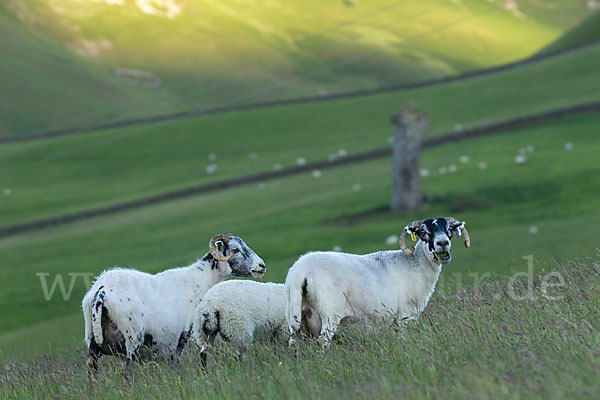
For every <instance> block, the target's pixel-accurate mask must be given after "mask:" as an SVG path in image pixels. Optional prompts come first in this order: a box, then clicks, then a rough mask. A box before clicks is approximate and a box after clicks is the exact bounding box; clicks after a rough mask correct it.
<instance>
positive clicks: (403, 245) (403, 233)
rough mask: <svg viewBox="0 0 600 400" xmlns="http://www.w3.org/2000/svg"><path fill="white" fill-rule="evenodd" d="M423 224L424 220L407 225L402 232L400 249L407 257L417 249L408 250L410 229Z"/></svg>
mask: <svg viewBox="0 0 600 400" xmlns="http://www.w3.org/2000/svg"><path fill="white" fill-rule="evenodd" d="M422 223H423V221H422V220H420V221H413V222H411V223H410V224H408V225H406V227H405V228H404V230H403V231H402V235H401V236H400V249H401V250H402V252H403V253H404V254H406V255H407V256H410V255H411V254H412V253H414V252H415V248H414V247H411V248H410V249H407V248H406V235H408V229H409V228H411V227H412V228H418V227H420V226H421V224H422ZM465 238H466V237H465Z"/></svg>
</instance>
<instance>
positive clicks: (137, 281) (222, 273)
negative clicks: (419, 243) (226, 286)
mask: <svg viewBox="0 0 600 400" xmlns="http://www.w3.org/2000/svg"><path fill="white" fill-rule="evenodd" d="M264 272H265V265H264V262H263V260H262V259H261V258H260V257H259V256H258V255H256V253H254V251H252V250H251V249H250V248H249V247H248V246H247V245H246V244H245V243H244V241H243V240H242V239H241V238H239V237H237V236H233V235H231V234H227V235H215V236H214V237H213V238H212V239H211V240H210V242H209V251H208V252H207V253H206V254H205V255H204V257H203V258H202V259H199V260H197V261H196V262H194V263H193V264H191V265H189V266H187V267H181V268H173V269H169V270H166V271H163V272H161V273H158V274H156V275H151V274H148V273H145V272H140V271H137V270H134V269H123V268H114V269H110V270H107V271H104V272H103V273H102V274H101V275H100V276H98V278H97V279H96V281H95V282H94V284H93V285H92V287H91V289H90V290H89V291H88V292H87V294H86V295H85V297H84V298H83V302H82V308H83V316H84V320H85V342H86V345H87V348H88V353H89V357H88V362H87V364H88V366H89V367H90V368H92V369H94V370H96V371H97V370H98V364H97V360H98V358H99V357H100V356H101V355H103V354H107V355H121V356H122V357H123V359H122V360H123V363H124V365H125V367H126V368H127V369H130V368H131V365H132V360H133V359H136V360H137V359H141V358H142V357H143V356H144V355H145V354H147V353H148V352H149V353H151V354H156V355H158V356H160V357H167V356H170V357H171V359H173V360H175V359H177V358H178V357H179V356H180V355H181V352H182V351H183V348H184V346H185V344H186V342H187V340H188V338H189V335H190V330H191V325H192V319H193V316H194V310H195V309H196V306H197V305H198V303H200V300H202V297H203V296H204V294H205V293H206V292H207V291H208V289H210V288H211V287H212V286H214V285H215V284H217V283H218V282H220V281H222V280H223V279H224V278H225V277H226V276H228V275H230V274H233V275H236V276H253V277H261V276H262V275H263V274H264Z"/></svg>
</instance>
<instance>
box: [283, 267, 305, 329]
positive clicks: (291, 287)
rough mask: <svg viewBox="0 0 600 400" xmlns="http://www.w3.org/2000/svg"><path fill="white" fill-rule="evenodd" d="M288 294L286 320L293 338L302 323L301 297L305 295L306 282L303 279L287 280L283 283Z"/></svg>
mask: <svg viewBox="0 0 600 400" xmlns="http://www.w3.org/2000/svg"><path fill="white" fill-rule="evenodd" d="M285 286H286V289H287V294H288V301H287V307H286V318H287V321H288V327H289V329H290V334H291V335H292V336H293V335H294V334H295V333H296V332H298V331H299V330H300V325H301V323H302V296H303V295H304V294H305V293H306V286H307V281H306V277H305V278H304V279H293V277H292V279H288V280H286V282H285Z"/></svg>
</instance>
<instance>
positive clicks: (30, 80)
mask: <svg viewBox="0 0 600 400" xmlns="http://www.w3.org/2000/svg"><path fill="white" fill-rule="evenodd" d="M150 91H151V89H147V88H146V89H144V88H140V87H136V86H131V85H127V84H124V83H123V82H121V81H119V80H117V79H116V78H115V77H114V76H113V74H112V72H111V71H110V69H109V68H107V67H106V66H103V65H100V64H97V63H94V62H89V61H86V60H84V59H82V58H81V57H79V56H77V55H75V54H73V53H72V52H71V51H70V50H67V49H65V48H63V47H62V46H61V45H60V44H57V43H55V42H52V41H50V40H47V39H45V38H41V37H39V36H36V35H35V34H33V33H32V32H31V29H30V28H29V27H28V26H24V25H22V24H20V23H18V22H16V21H14V20H13V19H12V18H9V17H8V16H7V15H6V13H5V10H4V9H3V8H2V6H0V138H4V137H7V136H11V135H12V134H13V133H17V132H21V133H24V132H34V131H36V130H38V129H41V128H42V127H50V126H52V125H53V124H59V123H60V122H61V121H64V120H66V119H70V118H72V117H73V115H77V114H83V113H87V112H90V111H91V110H95V109H97V108H99V107H106V106H107V105H110V104H114V103H115V102H117V101H121V100H124V99H128V98H129V99H130V98H134V97H137V96H142V95H146V94H148V93H149V92H150ZM168 99H170V97H169V96H168V95H167V94H165V93H163V94H160V95H158V96H156V100H158V101H165V100H168ZM118 115H120V111H118V110H111V111H109V112H107V113H106V117H116V116H118Z"/></svg>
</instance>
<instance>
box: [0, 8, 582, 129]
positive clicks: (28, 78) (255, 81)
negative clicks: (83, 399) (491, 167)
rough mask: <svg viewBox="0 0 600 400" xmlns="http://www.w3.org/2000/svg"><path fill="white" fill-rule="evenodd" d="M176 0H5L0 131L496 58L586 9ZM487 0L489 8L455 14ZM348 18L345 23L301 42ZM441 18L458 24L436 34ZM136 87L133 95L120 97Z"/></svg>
mask: <svg viewBox="0 0 600 400" xmlns="http://www.w3.org/2000/svg"><path fill="white" fill-rule="evenodd" d="M176 3H177V4H179V5H181V6H182V12H181V13H180V14H177V15H176V16H175V17H174V18H172V19H170V18H166V17H164V16H162V15H161V14H160V13H159V14H158V15H148V14H144V13H143V12H141V11H140V9H139V8H138V6H136V3H135V2H133V1H126V2H124V3H123V4H122V5H114V4H112V5H111V4H108V3H107V2H105V1H95V2H91V1H85V2H73V1H70V0H56V1H53V2H52V3H48V2H45V1H41V0H11V1H10V2H9V4H8V5H7V7H6V8H3V9H2V10H0V16H2V25H3V36H4V39H3V41H2V42H0V46H1V47H0V48H2V49H3V52H4V51H7V52H8V54H10V57H8V59H10V60H12V61H11V63H8V62H7V64H9V67H10V75H9V76H10V79H9V80H7V81H6V86H5V87H4V88H3V89H4V90H2V99H3V104H2V105H3V107H2V109H3V114H4V116H5V117H4V118H2V119H3V124H2V126H0V128H2V130H1V131H0V135H1V136H9V135H16V134H26V133H30V132H32V131H36V130H42V129H43V130H45V129H49V128H55V127H64V126H67V127H74V126H80V125H82V124H83V125H86V124H91V123H98V122H100V121H105V120H107V119H113V118H128V117H136V116H142V115H153V114H157V113H162V112H168V111H173V110H182V109H187V108H189V107H209V106H215V105H220V104H223V103H230V102H237V101H240V102H249V101H259V100H266V99H271V98H282V97H296V96H305V95H315V94H318V93H322V92H336V91H342V90H352V89H361V88H368V87H374V86H379V85H385V84H390V83H401V82H409V81H410V82H412V81H415V80H422V79H426V78H431V77H436V76H444V75H449V74H454V73H458V72H463V71H466V70H473V69H477V68H481V67H485V66H490V65H496V64H502V63H505V62H508V61H512V60H515V59H518V58H522V57H526V56H528V55H531V54H533V53H535V52H537V51H538V50H539V49H540V48H542V47H544V46H545V45H547V44H548V43H550V42H551V41H553V40H555V39H556V38H557V37H559V36H560V35H561V34H562V33H563V32H564V31H565V30H566V29H567V28H569V27H571V26H572V25H574V24H575V23H576V22H578V21H579V20H580V19H581V18H583V16H584V15H585V13H586V11H587V10H586V9H585V8H584V7H582V6H581V4H579V3H575V2H572V1H567V0H561V1H554V2H552V4H545V3H543V2H539V1H535V0H520V1H519V6H520V7H523V10H524V11H523V12H525V13H526V14H527V16H526V18H521V17H519V16H515V15H514V14H513V13H511V11H510V10H507V9H505V8H504V7H502V5H500V4H491V3H489V2H486V1H483V0H462V1H460V2H452V1H447V2H445V3H444V2H443V0H418V1H417V0H406V1H404V2H395V1H392V0H373V1H369V2H361V3H360V4H356V5H355V6H354V7H347V6H344V4H343V2H341V1H340V2H333V3H323V2H321V1H318V0H310V1H303V2H302V3H297V4H289V2H285V3H283V2H281V1H271V2H252V3H240V2H237V1H233V0H225V1H219V2H197V1H190V0H186V1H183V0H181V1H177V2H176ZM153 4H157V3H156V2H154V3H153ZM392 6H393V7H392ZM490 6H493V7H497V10H495V11H493V12H489V13H486V14H482V15H480V16H478V17H477V18H473V19H469V20H464V21H462V19H463V18H467V17H468V16H470V15H472V14H473V13H474V12H475V13H476V12H479V11H481V10H482V9H485V8H487V7H490ZM386 7H387V8H386ZM380 9H382V11H380V12H376V11H377V10H380ZM348 21H355V22H354V23H348V24H346V25H343V26H341V27H339V28H338V29H331V30H328V31H327V32H326V33H324V34H323V35H320V36H311V35H313V34H314V33H315V32H319V31H322V30H324V29H325V28H327V27H333V26H338V25H341V24H344V23H347V22H348ZM452 21H462V22H460V23H457V24H456V25H453V26H448V27H445V28H443V29H441V30H439V31H437V30H436V29H439V27H442V26H444V25H446V24H448V23H451V22H452ZM5 22H6V23H5ZM432 30H433V31H432ZM430 31H431V32H430ZM25 38H27V39H25ZM49 41H51V42H52V44H48V42H49ZM30 42H35V43H30ZM38 42H40V43H41V45H40V43H38ZM40 46H42V47H48V48H50V49H51V50H50V51H48V49H45V48H40ZM371 51H373V52H374V53H373V54H372V55H370V56H368V57H364V58H360V59H357V61H355V62H350V63H346V64H341V65H339V66H337V67H336V68H329V67H328V66H331V65H332V64H334V63H337V62H339V61H340V60H344V59H348V58H350V57H354V56H357V55H360V54H363V53H365V52H371ZM123 67H125V68H136V69H142V70H146V71H150V72H152V73H154V74H155V75H157V76H159V77H160V78H161V79H162V81H163V88H161V89H148V88H146V89H144V88H140V87H135V86H131V85H130V84H128V83H125V82H123V81H120V80H118V79H116V78H115V77H114V71H115V69H116V68H123ZM69 77H71V78H70V79H69ZM285 81H288V82H289V83H288V84H286V85H283V86H280V84H281V83H282V82H285ZM182 82H184V83H182ZM24 87H25V88H27V94H26V95H25V94H24V92H23V88H24ZM58 93H59V94H60V95H58V96H57V94H58ZM86 95H87V96H86ZM138 95H142V96H143V97H144V99H143V100H140V101H134V102H133V103H132V104H129V101H131V100H132V99H134V98H135V97H137V96H138ZM15 98H18V99H24V98H26V99H27V104H23V103H21V102H14V101H11V100H13V99H15ZM239 98H242V99H239ZM235 99H238V100H235ZM121 103H124V104H122V105H120V106H116V105H118V104H121ZM32 115H33V116H32ZM28 117H29V118H28Z"/></svg>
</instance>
